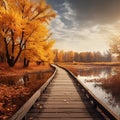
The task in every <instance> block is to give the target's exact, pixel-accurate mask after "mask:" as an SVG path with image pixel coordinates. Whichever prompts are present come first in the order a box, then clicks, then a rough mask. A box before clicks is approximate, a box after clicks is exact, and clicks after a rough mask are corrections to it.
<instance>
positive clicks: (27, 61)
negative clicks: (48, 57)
mask: <svg viewBox="0 0 120 120" xmlns="http://www.w3.org/2000/svg"><path fill="white" fill-rule="evenodd" d="M29 63H30V61H29V60H27V59H26V58H24V65H23V67H28V66H29Z"/></svg>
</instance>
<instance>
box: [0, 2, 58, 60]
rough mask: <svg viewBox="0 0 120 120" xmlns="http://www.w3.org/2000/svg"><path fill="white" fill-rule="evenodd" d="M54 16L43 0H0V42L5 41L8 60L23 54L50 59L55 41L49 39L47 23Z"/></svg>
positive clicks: (39, 58) (29, 57)
mask: <svg viewBox="0 0 120 120" xmlns="http://www.w3.org/2000/svg"><path fill="white" fill-rule="evenodd" d="M55 15H56V14H55V12H54V11H53V9H52V8H51V6H50V5H48V4H47V3H46V1H45V0H40V1H39V2H35V1H34V2H33V1H32V0H1V1H0V43H1V45H3V44H4V45H3V47H4V48H5V52H6V53H7V59H8V60H10V59H11V57H12V59H13V58H14V61H16V60H17V59H18V57H19V56H20V54H22V55H21V57H26V58H27V59H29V60H33V61H39V60H42V61H49V59H50V58H49V56H53V55H52V53H51V47H52V46H53V43H54V42H53V41H48V38H49V37H48V36H49V30H48V27H47V25H48V24H46V23H48V22H49V21H50V20H51V18H53V17H55ZM3 38H4V39H3ZM50 53H51V54H50ZM51 58H53V57H51ZM14 61H13V62H14Z"/></svg>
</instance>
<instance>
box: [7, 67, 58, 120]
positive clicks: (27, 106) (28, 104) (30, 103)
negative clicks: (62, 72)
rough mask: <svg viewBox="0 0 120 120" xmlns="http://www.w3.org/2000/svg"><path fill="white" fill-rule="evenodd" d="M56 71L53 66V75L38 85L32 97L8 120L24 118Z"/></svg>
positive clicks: (22, 119)
mask: <svg viewBox="0 0 120 120" xmlns="http://www.w3.org/2000/svg"><path fill="white" fill-rule="evenodd" d="M52 67H54V66H52ZM54 68H55V67H54ZM56 72H57V70H56V68H55V71H54V73H53V75H52V76H51V77H50V78H49V79H48V80H47V81H46V82H45V83H44V84H43V85H42V86H41V87H40V89H38V90H37V91H36V92H35V93H34V94H33V95H32V97H31V98H30V99H29V100H28V101H27V102H26V103H25V104H24V105H23V106H22V107H21V108H20V109H19V110H18V111H17V112H16V113H15V114H14V115H13V116H12V117H11V118H10V119H9V120H25V115H26V114H27V112H28V111H29V110H30V108H31V107H32V106H33V105H34V103H35V102H36V100H37V99H38V98H39V97H40V95H41V93H42V92H43V91H44V90H45V89H46V88H47V86H48V85H49V83H50V82H51V81H52V79H53V78H54V76H55V74H56Z"/></svg>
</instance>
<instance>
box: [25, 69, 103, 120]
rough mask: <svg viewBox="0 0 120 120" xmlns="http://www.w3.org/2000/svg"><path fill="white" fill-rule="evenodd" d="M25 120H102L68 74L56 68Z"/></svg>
mask: <svg viewBox="0 0 120 120" xmlns="http://www.w3.org/2000/svg"><path fill="white" fill-rule="evenodd" d="M26 119H27V120H104V118H103V116H102V115H101V114H100V113H99V112H98V111H96V110H95V109H94V107H93V106H92V104H91V103H90V102H89V100H88V99H87V98H86V96H85V95H84V93H82V92H81V90H80V89H79V85H78V84H77V83H76V82H75V81H74V80H72V78H70V77H69V75H68V73H67V72H66V71H65V70H63V69H61V68H59V67H57V74H56V76H55V78H54V79H53V80H52V82H51V83H50V85H49V86H48V87H47V89H46V90H45V91H44V93H43V94H42V95H41V96H40V98H39V99H38V100H37V101H36V103H35V104H34V105H33V107H32V108H31V110H30V111H29V112H28V113H27V115H26Z"/></svg>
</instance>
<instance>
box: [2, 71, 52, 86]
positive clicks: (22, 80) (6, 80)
mask: <svg viewBox="0 0 120 120" xmlns="http://www.w3.org/2000/svg"><path fill="white" fill-rule="evenodd" d="M52 73H53V70H51V69H50V70H49V69H48V70H45V71H37V72H32V73H26V74H24V75H16V76H12V75H11V76H5V77H4V76H3V77H0V84H5V85H8V86H16V85H17V86H21V85H22V86H25V87H29V86H30V84H31V83H33V84H34V83H35V82H36V83H37V81H40V80H44V79H45V78H46V77H47V78H49V76H50V75H51V74H52Z"/></svg>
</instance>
